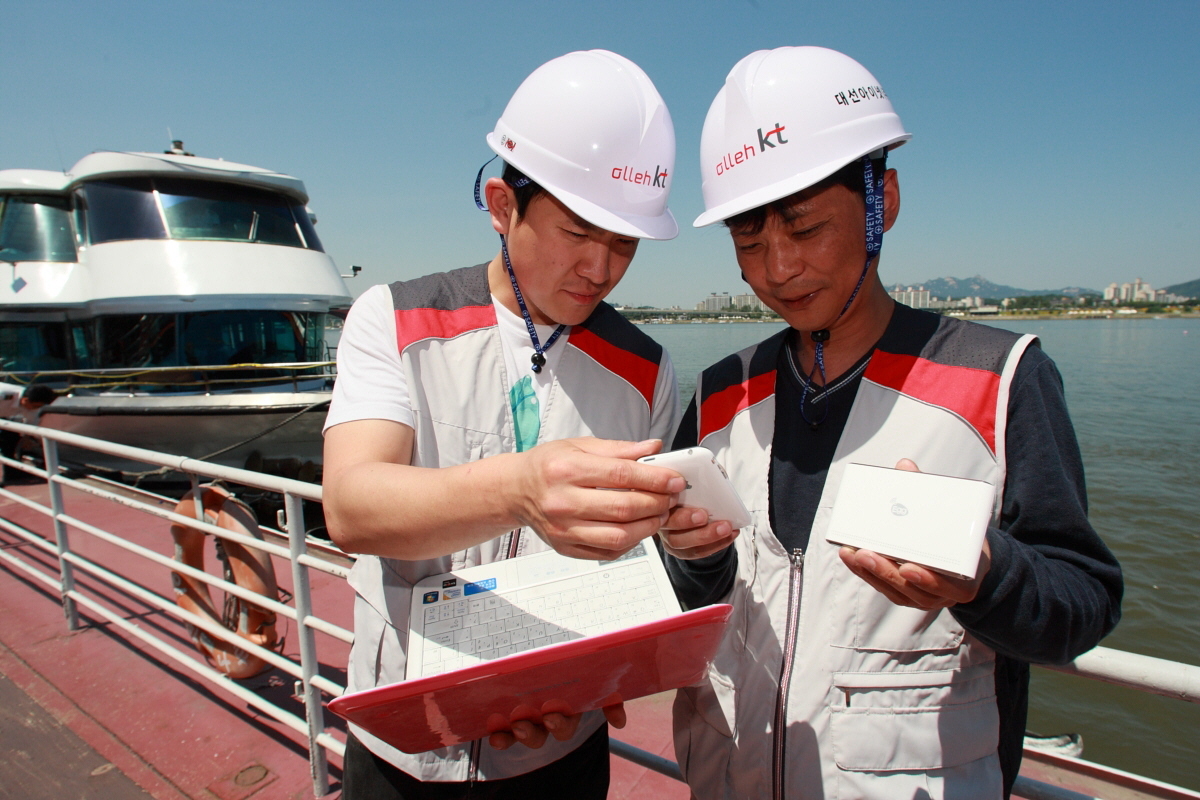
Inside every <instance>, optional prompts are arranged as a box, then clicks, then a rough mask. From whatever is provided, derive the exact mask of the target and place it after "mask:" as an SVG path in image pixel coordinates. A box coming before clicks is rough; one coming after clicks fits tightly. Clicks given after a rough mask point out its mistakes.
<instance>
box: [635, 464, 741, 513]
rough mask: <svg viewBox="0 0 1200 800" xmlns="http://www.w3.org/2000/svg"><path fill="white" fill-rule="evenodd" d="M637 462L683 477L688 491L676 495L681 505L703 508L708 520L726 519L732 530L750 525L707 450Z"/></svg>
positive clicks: (727, 479)
mask: <svg viewBox="0 0 1200 800" xmlns="http://www.w3.org/2000/svg"><path fill="white" fill-rule="evenodd" d="M638 461H641V462H642V463H643V464H653V465H654V466H656V467H667V468H668V469H673V470H675V471H676V472H678V473H679V474H680V475H682V476H683V477H684V480H686V481H687V488H686V489H684V490H683V491H682V492H680V493H679V504H680V505H683V506H695V507H697V508H703V509H704V510H705V511H707V512H708V516H709V518H710V519H715V520H719V519H727V520H729V524H731V525H732V526H733V529H734V530H737V529H739V528H744V527H746V526H747V525H749V524H750V512H749V511H747V510H746V505H745V504H744V503H743V502H742V498H740V497H738V493H737V490H736V489H734V488H733V483H732V482H730V480H729V476H728V475H726V474H725V470H724V469H722V468H721V465H720V464H718V463H717V459H716V458H715V457H714V456H713V454H712V451H711V450H709V449H708V448H707V447H689V448H687V449H685V450H672V451H671V452H669V453H659V454H658V455H653V456H645V457H643V458H639V459H638Z"/></svg>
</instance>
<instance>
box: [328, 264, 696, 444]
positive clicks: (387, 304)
mask: <svg viewBox="0 0 1200 800" xmlns="http://www.w3.org/2000/svg"><path fill="white" fill-rule="evenodd" d="M492 306H493V307H494V308H495V309H496V321H497V328H498V330H499V333H500V343H501V349H502V350H503V351H504V365H505V368H506V369H507V370H508V374H509V385H510V386H511V387H513V388H512V393H513V394H515V395H516V398H514V397H513V396H511V395H510V398H509V400H510V405H511V406H512V407H513V413H514V417H515V419H516V422H517V427H518V442H519V444H518V447H519V449H520V450H527V449H529V447H530V446H532V445H531V442H536V441H537V425H538V423H537V420H539V419H540V414H539V413H538V412H537V409H540V408H541V407H542V406H543V405H544V404H545V400H546V394H547V393H548V392H549V390H550V383H551V381H552V380H553V375H554V370H555V368H556V367H557V365H558V362H559V361H560V360H561V359H562V353H563V350H564V349H566V343H567V338H568V336H569V335H570V330H571V329H570V328H569V327H568V328H566V329H565V330H564V331H563V332H562V335H560V336H559V337H558V340H557V341H555V342H554V344H553V345H551V347H550V349H549V350H546V351H544V355H545V357H546V364H545V366H543V367H542V370H541V372H536V373H535V372H534V371H533V367H532V364H531V361H530V359H531V358H532V357H533V354H534V352H535V351H534V349H533V343H532V342H531V341H530V339H529V330H528V329H527V328H526V327H525V320H524V319H523V318H522V317H521V316H520V315H518V314H514V313H512V312H511V311H509V310H508V309H507V308H505V307H504V306H503V305H501V304H500V303H499V302H497V300H496V298H495V297H493V298H492ZM534 329H535V330H536V331H537V335H538V341H539V342H541V344H542V346H543V347H544V346H545V344H546V342H548V341H549V340H550V337H551V336H553V335H554V331H555V330H556V329H557V326H555V325H535V326H534ZM337 363H338V380H337V382H336V383H335V384H334V386H333V402H332V403H331V404H330V407H329V414H328V416H326V418H325V430H328V429H329V428H330V427H332V426H334V425H337V424H339V423H342V422H351V421H353V420H359V419H386V420H391V421H393V422H399V423H401V424H403V425H407V426H409V427H410V428H411V427H413V425H414V419H413V413H412V403H411V401H410V399H409V394H408V383H407V381H406V380H405V378H404V370H403V368H402V365H401V362H400V352H399V350H398V349H397V347H396V314H395V309H394V307H393V305H392V293H391V290H390V289H389V288H388V287H387V286H386V285H383V284H381V285H378V286H372V287H371V288H370V289H368V290H367V291H366V292H364V293H363V295H362V296H361V297H359V298H358V300H356V301H355V303H354V306H353V307H352V308H351V309H350V313H349V314H348V315H347V317H346V324H345V326H344V327H343V328H342V337H341V339H340V340H339V342H338V350H337ZM666 371H667V372H669V370H666ZM660 372H661V371H660ZM526 378H528V379H529V380H528V381H526V380H525V379H526ZM660 378H661V375H660ZM671 379H672V380H674V375H673V374H672V375H671ZM531 392H532V396H529V395H530V393H531ZM514 400H515V402H514Z"/></svg>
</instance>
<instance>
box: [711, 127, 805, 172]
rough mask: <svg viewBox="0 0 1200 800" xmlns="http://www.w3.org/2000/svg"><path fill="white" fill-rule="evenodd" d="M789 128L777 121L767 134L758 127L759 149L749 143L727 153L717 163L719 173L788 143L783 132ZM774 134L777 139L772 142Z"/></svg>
mask: <svg viewBox="0 0 1200 800" xmlns="http://www.w3.org/2000/svg"><path fill="white" fill-rule="evenodd" d="M786 129H787V126H786V125H780V124H779V123H778V122H776V123H775V127H774V128H771V129H770V130H769V131H767V132H766V133H765V134H764V133H763V129H762V128H759V129H758V150H755V149H754V145H752V144H747V145H746V146H745V147H743V148H742V149H741V150H738V151H736V152H733V153H726V154H725V156H724V158H722V159H721V163H719V164H717V174H718V175H721V174H722V173H724V172H725V170H727V169H733V168H734V167H736V166H737V165H738V164H741V163H742V162H743V161H746V160H748V159H751V158H754V157H755V156H756V155H758V154H759V153H765V152H767V148H768V147H770V148H774V147H775V146H776V144H787V143H788V140H787V139H785V138H783V132H784V131H785V130H786ZM772 136H774V137H775V139H776V141H774V142H772V141H771V137H772Z"/></svg>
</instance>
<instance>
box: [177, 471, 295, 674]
mask: <svg viewBox="0 0 1200 800" xmlns="http://www.w3.org/2000/svg"><path fill="white" fill-rule="evenodd" d="M197 493H199V497H200V506H201V507H200V511H199V513H197V508H196V506H197V503H196V500H195V498H196V496H197ZM175 513H176V514H179V515H180V516H182V517H186V518H188V519H191V520H197V521H198V522H202V523H208V524H211V525H214V526H215V527H216V528H219V529H220V531H221V534H220V535H219V536H214V538H215V539H216V541H218V542H219V543H220V549H221V550H222V551H223V552H224V558H223V559H222V560H223V562H224V565H223V570H224V572H225V574H226V578H227V582H228V583H230V584H232V587H231V588H226V589H225V603H224V604H223V605H224V608H223V609H221V610H218V609H217V607H216V606H215V604H214V603H213V600H212V595H211V594H210V593H209V581H213V580H216V578H215V576H213V575H211V574H209V573H208V572H206V571H205V569H204V550H205V545H206V542H207V540H208V533H207V532H206V531H204V530H201V529H200V528H201V526H199V525H197V526H195V527H193V526H192V525H184V524H178V523H176V524H172V525H171V537H172V538H173V539H174V541H175V560H176V561H177V562H179V564H180V566H181V569H178V570H174V571H172V573H171V580H172V585H173V587H174V590H175V602H176V604H177V605H178V606H179V607H180V609H182V610H183V611H186V612H189V614H191V615H195V616H196V617H198V618H200V619H203V620H205V622H207V623H209V624H208V625H206V626H205V627H214V626H216V627H219V628H220V629H223V630H226V631H229V632H230V634H233V635H231V636H229V637H224V636H217V637H214V636H213V635H212V633H210V631H208V630H205V629H204V628H202V627H199V626H197V625H193V624H191V623H187V628H188V634H189V635H190V636H191V639H192V642H193V644H195V646H196V648H197V649H198V650H199V651H200V653H201V654H202V655H203V656H204V657H205V659H206V660H207V661H208V662H209V664H210V665H211V666H212V667H214V668H215V669H217V670H219V671H220V672H222V673H224V674H225V675H227V676H229V677H231V678H235V679H244V678H250V677H253V676H255V675H258V674H260V673H262V672H265V671H266V670H267V669H269V668H270V667H271V664H270V662H269V661H268V660H266V659H264V658H262V657H261V656H259V655H256V654H254V653H251V652H249V651H248V650H246V649H245V645H247V644H249V645H256V646H257V647H262V648H264V649H265V650H267V651H271V652H278V651H279V650H281V649H282V647H283V642H282V641H281V640H280V639H279V637H278V635H277V634H276V630H275V621H276V613H275V611H274V610H272V609H271V608H270V607H269V605H268V604H273V603H277V602H278V598H279V589H278V586H277V584H276V581H275V570H274V567H273V566H272V564H271V556H270V554H269V553H267V552H266V551H265V550H262V549H260V547H259V545H260V544H262V543H263V534H262V531H261V529H260V528H259V527H258V521H257V520H256V519H255V518H254V512H253V511H251V510H250V508H249V506H247V505H246V504H245V503H243V502H241V501H240V500H238V499H237V498H235V497H234V496H233V495H232V494H230V493H229V491H228V490H226V489H224V488H221V487H219V486H214V485H211V484H209V485H205V486H200V487H198V489H195V490H192V491H189V492H188V493H187V494H186V495H184V496H183V499H181V500H180V501H179V504H178V505H176V506H175ZM203 527H208V525H204V526H203ZM251 543H253V544H251ZM201 576H203V577H201ZM185 622H186V620H185Z"/></svg>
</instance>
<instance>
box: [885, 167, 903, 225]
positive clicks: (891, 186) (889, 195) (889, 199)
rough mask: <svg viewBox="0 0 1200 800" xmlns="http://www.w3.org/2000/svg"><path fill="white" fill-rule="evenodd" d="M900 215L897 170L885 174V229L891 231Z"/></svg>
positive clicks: (890, 170)
mask: <svg viewBox="0 0 1200 800" xmlns="http://www.w3.org/2000/svg"><path fill="white" fill-rule="evenodd" d="M899 214H900V178H899V177H897V175H896V170H894V169H889V170H888V171H887V172H885V173H883V229H884V231H889V230H891V228H892V224H893V223H895V221H896V217H897V216H898V215H899Z"/></svg>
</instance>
